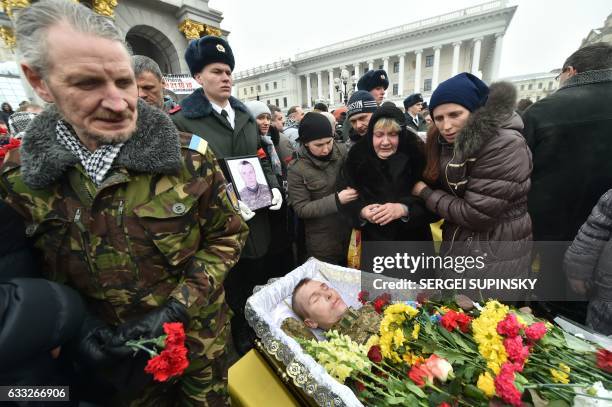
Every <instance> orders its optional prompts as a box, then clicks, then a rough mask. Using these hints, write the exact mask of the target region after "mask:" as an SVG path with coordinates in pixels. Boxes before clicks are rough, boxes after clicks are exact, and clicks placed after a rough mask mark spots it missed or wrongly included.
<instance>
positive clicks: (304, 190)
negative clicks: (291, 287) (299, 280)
mask: <svg viewBox="0 0 612 407" xmlns="http://www.w3.org/2000/svg"><path fill="white" fill-rule="evenodd" d="M345 158H346V148H345V147H344V146H343V145H341V144H337V143H335V142H334V148H333V151H332V157H331V159H330V160H329V161H322V160H317V159H314V158H313V157H312V156H311V155H310V154H308V152H307V151H306V149H305V147H303V146H302V147H301V151H300V152H299V158H298V159H296V160H295V161H293V162H292V163H291V164H290V165H289V171H288V175H287V183H288V185H289V204H290V205H291V206H292V207H293V210H294V211H295V213H296V214H297V216H298V217H299V218H300V219H303V220H304V226H305V229H306V250H307V251H308V255H309V256H313V257H316V258H317V259H319V260H323V261H327V262H330V263H335V264H342V263H344V262H345V260H346V251H347V249H348V240H349V238H350V233H351V228H350V226H349V225H348V223H347V222H346V221H344V220H343V218H342V217H341V216H340V215H339V214H338V205H339V202H338V198H337V195H336V178H337V176H338V174H339V172H340V169H341V168H342V166H343V164H344V160H345Z"/></svg>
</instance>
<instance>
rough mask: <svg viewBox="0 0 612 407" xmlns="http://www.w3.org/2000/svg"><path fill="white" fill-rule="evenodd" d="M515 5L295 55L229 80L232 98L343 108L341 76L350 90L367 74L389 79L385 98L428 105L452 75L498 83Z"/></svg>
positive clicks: (496, 4)
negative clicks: (381, 73) (412, 97)
mask: <svg viewBox="0 0 612 407" xmlns="http://www.w3.org/2000/svg"><path fill="white" fill-rule="evenodd" d="M515 11H516V6H508V4H507V1H506V0H500V1H492V2H488V3H484V4H480V5H477V6H474V7H469V8H465V9H463V10H458V11H455V12H452V13H447V14H444V15H440V16H436V17H432V18H428V19H424V20H420V21H416V22H413V23H409V24H406V25H402V26H399V27H394V28H390V29H388V30H384V31H380V32H376V33H371V34H368V35H364V36H361V37H357V38H353V39H350V40H347V41H342V42H339V43H336V44H331V45H327V46H324V47H321V48H317V49H313V50H310V51H306V52H302V53H299V54H297V55H295V57H294V58H292V59H289V60H283V61H278V62H276V63H273V64H268V65H264V66H259V67H256V68H252V69H247V70H245V71H242V72H236V73H234V82H235V86H234V94H235V96H237V97H239V98H240V99H242V100H254V99H259V100H262V101H264V102H267V103H271V104H275V105H277V106H279V107H281V108H287V107H289V106H291V105H301V106H303V107H311V106H313V104H314V103H315V102H316V101H324V102H327V103H328V104H329V105H331V106H337V105H339V104H341V103H342V101H341V100H340V94H339V93H338V92H337V90H336V86H335V82H334V80H335V79H336V78H338V77H339V76H340V73H341V71H342V70H343V69H346V70H347V71H348V72H349V74H350V78H349V81H348V88H349V89H352V87H353V86H352V85H353V83H354V78H352V77H353V76H354V77H356V78H358V77H360V76H361V75H363V74H364V73H365V72H366V71H368V70H371V69H379V68H381V69H385V70H386V71H387V73H388V75H389V82H390V85H389V89H388V90H387V97H386V98H387V99H389V100H391V101H394V102H395V103H397V104H401V100H402V99H403V98H404V97H405V96H406V95H408V94H410V93H413V92H422V93H423V96H424V97H425V98H426V99H427V98H428V97H429V96H430V95H431V92H432V91H433V90H434V89H435V88H436V86H437V85H438V83H440V82H441V81H443V80H445V79H447V78H449V77H451V76H453V75H455V74H456V73H458V72H463V71H468V72H472V73H474V74H476V75H478V76H480V77H482V78H483V80H485V81H487V82H490V81H491V80H493V79H496V78H497V75H498V71H499V64H500V57H501V52H502V43H503V38H504V34H505V32H506V29H507V28H508V25H509V24H510V21H511V20H512V17H513V16H514V13H515Z"/></svg>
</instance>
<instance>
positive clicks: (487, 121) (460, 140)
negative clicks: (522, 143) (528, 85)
mask: <svg viewBox="0 0 612 407" xmlns="http://www.w3.org/2000/svg"><path fill="white" fill-rule="evenodd" d="M515 104H516V88H515V87H514V85H512V84H511V83H509V82H496V83H493V84H491V86H490V87H489V97H488V99H487V103H486V104H485V105H484V106H483V107H481V108H479V109H477V110H475V111H474V112H473V113H472V114H471V115H470V118H469V119H468V122H467V124H466V125H465V127H464V128H463V130H461V133H459V135H458V136H457V141H456V142H455V146H454V149H455V153H456V156H457V157H458V158H459V159H460V160H462V161H463V160H466V159H468V158H471V157H473V156H474V155H476V153H478V151H479V150H480V148H481V147H482V146H483V145H485V144H486V143H487V142H488V141H489V140H490V139H491V138H492V137H495V136H496V135H497V134H498V129H499V128H500V127H511V128H516V129H517V130H521V129H522V121H521V120H520V117H519V116H518V115H517V114H516V113H515V111H514V109H515ZM518 122H520V124H519V123H518Z"/></svg>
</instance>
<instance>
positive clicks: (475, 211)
mask: <svg viewBox="0 0 612 407" xmlns="http://www.w3.org/2000/svg"><path fill="white" fill-rule="evenodd" d="M16 27H17V28H16V38H17V51H18V57H19V59H20V61H19V62H20V64H21V67H22V70H23V74H24V76H25V78H26V79H27V81H28V83H29V84H30V86H31V87H32V88H33V89H34V91H35V92H36V94H37V95H38V97H39V98H40V99H41V100H42V101H44V102H45V108H44V109H43V108H41V107H39V106H37V105H35V104H31V103H28V104H24V106H20V109H19V111H18V112H13V111H12V108H11V106H10V105H8V104H7V103H4V104H3V105H2V117H1V119H2V121H3V122H4V123H6V125H7V128H8V129H7V130H6V133H7V136H6V137H5V140H4V144H5V145H4V146H3V147H0V153H1V154H0V162H2V167H1V169H0V197H1V199H0V216H2V222H0V224H1V225H2V237H3V239H2V244H1V245H0V255H1V257H0V320H1V321H3V324H2V326H0V363H1V364H2V366H3V369H2V372H0V384H2V385H18V384H23V385H43V384H44V385H49V384H69V385H70V386H71V396H72V399H73V401H75V402H76V403H78V402H79V401H86V402H89V403H92V404H94V405H175V404H177V405H179V404H180V405H227V404H228V403H229V398H228V397H229V396H228V389H227V371H228V367H229V366H230V365H231V364H232V363H234V362H235V361H236V360H237V358H238V357H239V356H240V355H244V354H245V353H246V352H248V351H249V349H251V348H252V347H253V345H254V340H255V334H254V331H253V330H252V328H251V327H249V325H248V323H247V322H246V318H245V311H244V309H245V303H246V301H247V299H248V297H249V296H250V295H251V294H252V293H253V289H254V288H255V286H257V285H261V284H265V283H266V282H267V281H269V280H270V279H271V278H275V277H281V276H284V275H286V274H287V273H289V272H290V271H291V270H293V269H294V268H295V267H296V266H298V265H300V264H302V263H303V262H304V261H305V260H306V259H307V258H308V257H315V258H317V259H319V260H322V261H325V262H329V263H333V264H337V265H346V264H347V252H348V249H349V245H350V244H351V243H352V241H353V238H354V236H355V234H356V233H357V234H359V237H360V241H362V242H368V241H381V242H387V241H402V242H403V241H406V242H421V243H422V244H424V245H425V246H426V247H429V248H430V250H431V253H434V251H435V247H434V242H433V237H432V228H431V226H430V225H431V224H433V223H435V222H438V221H440V220H443V224H442V243H441V247H440V250H441V251H442V252H444V253H445V254H446V255H451V256H461V255H465V253H469V251H470V250H472V249H473V248H474V246H476V245H477V243H478V242H495V241H506V242H518V243H522V242H531V241H532V240H536V241H537V240H540V241H561V242H567V245H565V246H564V247H562V248H561V249H558V250H560V251H559V252H557V253H553V254H551V253H550V252H547V253H545V254H544V253H543V254H542V255H541V256H540V257H539V258H538V259H537V261H536V263H537V264H538V269H539V270H538V273H539V278H541V279H543V280H544V281H547V284H552V285H561V286H566V285H567V286H568V287H570V288H571V289H572V290H574V291H576V292H577V293H579V294H582V295H588V296H589V297H590V298H592V300H591V301H590V302H589V304H588V305H585V307H584V308H582V309H581V308H580V307H576V306H575V303H567V302H563V301H556V302H542V303H541V304H539V303H538V304H536V305H535V308H536V309H537V310H538V311H539V312H543V313H548V314H547V315H555V314H556V313H566V314H567V315H570V316H571V317H572V318H574V319H576V320H578V321H579V322H584V321H586V323H587V324H588V325H589V326H590V327H592V328H593V329H595V330H596V331H598V332H601V333H603V334H605V335H610V334H612V314H611V313H610V309H611V308H612V306H611V305H610V304H612V246H611V243H610V242H611V241H612V240H611V237H612V220H611V219H612V204H611V203H612V199H611V196H610V194H612V191H608V190H612V160H610V159H609V157H610V156H612V140H611V139H610V137H609V128H610V126H611V125H612V45H610V44H605V43H598V44H594V45H589V46H586V47H584V48H581V49H579V50H577V51H576V52H574V53H573V54H572V55H571V56H569V57H568V58H567V60H566V61H565V62H564V64H563V66H562V70H561V74H560V77H559V78H558V80H559V81H560V87H559V90H558V91H556V92H555V93H554V94H552V95H550V96H548V97H547V98H545V99H543V100H540V101H538V102H536V103H534V104H533V105H531V106H529V107H525V106H523V105H524V104H523V105H521V106H517V101H516V90H515V89H514V87H513V85H512V84H509V83H504V82H500V83H493V84H491V85H487V84H485V83H484V82H483V81H482V80H481V79H479V78H478V77H476V76H474V75H472V74H469V73H460V74H458V75H456V76H454V77H451V78H450V79H448V80H446V81H443V82H442V83H440V84H439V85H438V86H437V88H436V89H434V91H433V93H432V94H431V97H430V98H429V100H428V101H427V102H426V101H425V99H424V98H423V96H422V95H421V94H418V93H417V94H412V95H409V96H408V97H406V99H405V100H404V101H403V110H402V109H401V108H400V107H398V106H396V104H395V103H392V102H389V101H385V94H386V89H387V87H388V86H389V80H388V78H387V73H386V72H385V71H384V70H370V71H367V72H366V73H365V74H364V75H363V76H362V77H361V78H360V80H359V83H358V84H357V90H356V91H355V92H353V93H352V95H351V96H350V99H349V100H348V103H347V105H346V106H341V107H337V108H335V109H333V110H332V111H328V110H329V109H330V108H331V107H328V106H326V105H325V104H323V103H318V104H317V105H315V106H314V109H312V111H308V112H305V111H304V107H303V106H293V107H290V108H289V109H288V110H287V112H286V114H285V112H283V111H282V110H281V109H280V108H278V107H277V106H269V105H266V104H264V103H263V102H260V101H249V102H246V103H243V102H241V101H240V100H238V99H237V98H235V97H233V96H232V95H231V94H232V72H233V69H234V65H235V59H234V54H233V51H232V48H231V46H230V44H229V43H228V42H227V41H226V40H225V39H223V38H220V37H215V36H205V37H202V38H200V39H198V40H193V41H191V42H190V43H189V45H188V47H187V50H186V53H185V61H186V63H187V66H188V67H189V70H190V73H191V75H192V76H193V78H194V79H195V80H196V81H197V82H198V83H199V84H200V85H201V88H199V89H197V90H195V91H194V92H193V93H192V94H191V95H189V96H187V97H186V98H184V99H182V100H180V101H178V100H174V99H172V97H170V96H168V95H165V94H164V86H165V83H164V79H163V75H162V72H161V70H160V68H159V66H158V65H157V64H156V63H155V61H153V60H152V59H151V58H148V57H146V56H139V55H136V56H132V55H131V54H130V51H129V50H128V47H127V46H126V44H125V42H124V38H123V36H122V35H121V34H120V33H119V31H118V30H117V29H116V28H115V26H114V24H113V23H112V21H111V20H109V19H106V18H104V17H101V16H98V15H96V14H94V13H93V12H91V11H90V10H89V9H88V8H86V7H84V6H83V5H80V4H78V3H75V2H73V1H69V0H47V1H40V2H37V3H35V4H34V5H32V7H30V8H28V9H25V10H23V11H22V12H21V13H19V14H18V15H17V23H16ZM233 159H240V160H239V161H240V162H239V166H238V168H239V170H238V172H240V174H241V177H242V182H243V183H244V185H242V184H241V185H238V184H237V183H238V182H240V181H239V180H237V179H234V178H235V177H234V178H233V175H232V174H231V173H230V169H229V168H228V166H229V164H228V163H229V162H230V161H232V160H233ZM253 160H254V161H253ZM230 182H231V185H229V183H230ZM606 192H607V193H606ZM585 222H586V223H585ZM583 224H584V225H583ZM574 239H575V240H574ZM572 241H573V243H572V244H571V247H569V250H567V253H566V252H565V249H567V248H568V246H570V243H571V242H572ZM472 245H474V246H472ZM520 248H521V250H523V251H519V252H517V251H516V250H514V251H512V253H510V254H507V253H503V252H499V253H496V256H494V258H492V259H489V260H490V261H489V263H488V267H487V272H488V273H490V274H489V275H494V276H498V277H503V276H504V275H510V274H511V275H513V276H517V275H529V274H530V273H532V272H533V270H532V264H533V263H534V257H533V255H532V253H531V252H530V250H529V245H520ZM428 250H429V249H428ZM564 256H565V257H564ZM446 272H448V270H447V271H446ZM441 276H443V277H451V278H452V275H449V274H445V271H444V270H442V271H441ZM305 284H306V286H307V287H309V288H308V289H311V290H319V291H321V290H323V291H324V292H331V291H329V290H327V289H325V287H323V288H322V287H319V286H316V287H315V286H314V285H313V286H312V287H310V286H308V285H307V284H309V283H308V282H307V283H305ZM323 291H322V292H323ZM325 295H327V294H322V296H323V297H325ZM333 295H334V294H333V293H332V294H329V296H330V298H331V297H333ZM330 298H328V300H329V299H330ZM331 299H332V300H333V298H331ZM328 302H329V301H328ZM587 307H588V309H587ZM302 308H304V307H302ZM323 311H325V310H323ZM326 315H327V314H326ZM326 315H323V316H321V318H323V320H325V318H326V317H327V316H328V315H327V316H326ZM305 317H306V316H305ZM332 319H333V318H332ZM170 322H175V323H176V322H178V323H181V324H183V326H184V328H185V332H186V344H187V347H188V349H189V360H190V364H189V367H188V368H187V369H186V370H185V371H184V372H183V374H182V375H180V377H178V378H176V379H175V380H171V381H168V382H164V383H158V382H154V381H153V380H152V378H151V376H150V375H147V374H146V373H145V372H144V370H143V368H144V366H145V365H146V363H147V359H148V358H149V355H148V354H147V353H145V352H134V351H133V350H132V349H131V348H129V347H128V346H127V345H126V343H127V342H128V341H130V340H138V339H143V338H144V339H152V338H156V337H158V336H160V335H162V334H163V329H162V326H163V324H164V323H170Z"/></svg>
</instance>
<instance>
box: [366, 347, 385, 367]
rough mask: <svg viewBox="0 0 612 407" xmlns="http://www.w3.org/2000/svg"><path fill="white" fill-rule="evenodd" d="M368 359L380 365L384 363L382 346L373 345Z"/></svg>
mask: <svg viewBox="0 0 612 407" xmlns="http://www.w3.org/2000/svg"><path fill="white" fill-rule="evenodd" d="M368 359H370V360H371V361H372V362H374V363H380V362H381V361H382V353H381V352H380V346H378V345H373V346H372V347H371V348H370V350H369V351H368Z"/></svg>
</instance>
